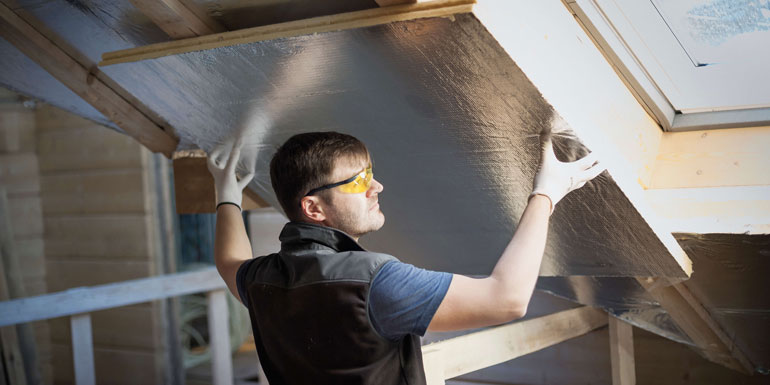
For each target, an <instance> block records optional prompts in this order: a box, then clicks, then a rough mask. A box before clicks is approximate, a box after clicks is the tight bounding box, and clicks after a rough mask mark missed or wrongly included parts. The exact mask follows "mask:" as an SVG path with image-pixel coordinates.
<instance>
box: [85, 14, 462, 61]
mask: <svg viewBox="0 0 770 385" xmlns="http://www.w3.org/2000/svg"><path fill="white" fill-rule="evenodd" d="M473 3H475V0H436V1H431V2H427V3H416V4H406V5H395V6H389V7H382V8H373V9H367V10H363V11H355V12H347V13H341V14H337V15H331V16H320V17H313V18H310V19H304V20H296V21H289V22H286V23H279V24H272V25H266V26H261V27H254V28H247V29H242V30H238V31H230V32H223V33H218V34H214V35H207V36H199V37H195V38H189V39H183V40H177V41H171V42H165V43H158V44H151V45H148V46H144V47H138V48H131V49H126V50H120V51H114V52H107V53H105V54H103V55H102V61H101V62H100V63H99V65H100V66H107V65H111V64H118V63H128V62H134V61H139V60H146V59H156V58H159V57H164V56H169V55H176V54H181V53H186V52H193V51H202V50H206V49H213V48H219V47H229V46H233V45H237V44H245V43H254V42H258V41H264V40H272V39H278V38H283V37H291V36H300V35H308V34H313V33H321V32H330V31H339V30H346V29H352V28H361V27H369V26H373V25H380V24H386V23H392V22H396V21H404V20H413V19H420V18H425V17H444V16H451V15H454V14H457V13H467V12H470V11H471V8H472V6H473Z"/></svg>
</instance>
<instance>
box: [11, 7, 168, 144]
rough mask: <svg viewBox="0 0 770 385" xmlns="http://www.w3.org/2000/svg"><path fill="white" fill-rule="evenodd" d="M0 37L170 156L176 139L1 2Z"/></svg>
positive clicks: (112, 118)
mask: <svg viewBox="0 0 770 385" xmlns="http://www.w3.org/2000/svg"><path fill="white" fill-rule="evenodd" d="M0 36H3V38H5V39H6V40H7V41H9V42H10V43H11V44H13V45H14V46H15V47H16V48H18V49H19V50H20V51H22V52H24V54H25V55H27V56H28V57H29V58H31V59H32V60H34V61H35V62H36V63H38V64H39V65H40V66H41V67H43V68H45V70H46V71H48V72H49V73H50V74H51V75H53V76H54V77H55V78H56V79H58V80H59V81H61V82H62V83H63V84H64V85H66V86H67V87H68V88H70V89H71V90H72V91H74V92H75V93H76V94H78V95H79V96H80V97H81V98H83V100H85V101H87V102H88V103H90V104H91V105H92V106H93V107H94V108H96V109H97V110H99V112H101V113H102V114H104V115H105V116H106V117H107V118H109V119H110V120H112V121H113V122H115V124H117V125H118V126H119V127H121V128H122V129H124V130H125V131H126V132H127V133H128V134H129V135H131V136H132V137H133V138H135V139H136V140H137V141H139V142H140V143H142V144H143V145H145V146H146V147H147V148H149V149H150V150H152V151H154V152H161V153H164V154H165V155H166V156H169V157H170V156H171V152H173V151H174V149H175V148H176V145H177V142H178V139H176V138H174V137H172V136H171V135H169V134H168V133H166V132H164V131H163V130H162V129H161V128H160V127H158V126H157V125H156V124H155V123H153V122H152V121H151V120H150V119H148V118H147V117H146V116H145V115H144V114H142V113H141V112H140V111H139V110H137V109H136V108H135V107H134V106H133V105H131V104H130V103H128V102H127V101H126V100H125V99H123V98H122V97H121V96H120V95H118V94H117V93H115V91H113V90H112V89H111V88H109V87H108V86H107V85H105V84H104V83H103V82H102V81H101V80H99V79H97V78H95V77H94V76H93V75H92V74H91V73H90V72H89V70H88V69H86V68H85V67H83V66H82V65H81V64H80V63H78V62H77V61H75V59H73V58H72V57H70V56H69V55H68V54H67V53H65V52H64V51H63V50H62V49H61V48H59V47H58V46H56V45H55V44H53V43H52V42H51V41H50V40H49V39H47V38H46V37H45V36H43V35H42V34H41V33H40V32H38V31H37V30H36V29H35V28H34V27H32V26H31V25H30V24H29V23H27V22H26V21H24V20H22V19H21V18H20V17H19V16H18V15H16V14H15V13H14V12H13V11H12V10H11V9H10V8H8V7H7V6H6V5H5V4H0Z"/></svg>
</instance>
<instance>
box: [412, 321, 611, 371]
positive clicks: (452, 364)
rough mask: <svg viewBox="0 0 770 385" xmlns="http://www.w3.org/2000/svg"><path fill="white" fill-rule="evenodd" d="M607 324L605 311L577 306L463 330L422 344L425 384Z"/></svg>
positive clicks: (540, 347)
mask: <svg viewBox="0 0 770 385" xmlns="http://www.w3.org/2000/svg"><path fill="white" fill-rule="evenodd" d="M606 324H607V313H605V312H603V311H600V310H596V309H593V308H590V307H580V308H576V309H571V310H565V311H562V312H558V313H554V314H551V315H547V316H545V317H540V318H535V319H531V320H526V321H521V322H516V323H512V324H508V325H503V326H498V327H495V328H491V329H487V330H483V331H480V332H475V333H471V334H466V335H464V336H460V337H456V338H452V339H449V340H446V341H441V342H436V343H432V344H429V345H426V346H423V348H422V357H423V364H424V367H425V377H426V378H427V383H428V385H436V384H443V383H444V380H445V379H448V378H453V377H457V376H459V375H462V374H465V373H470V372H473V371H475V370H479V369H483V368H486V367H489V366H492V365H496V364H499V363H502V362H505V361H509V360H512V359H514V358H516V357H521V356H523V355H526V354H529V353H533V352H536V351H538V350H541V349H545V348H547V347H549V346H552V345H556V344H558V343H560V342H563V341H566V340H568V339H571V338H575V337H579V336H581V335H583V334H586V333H588V332H590V331H592V330H594V329H598V328H600V327H602V326H604V325H606Z"/></svg>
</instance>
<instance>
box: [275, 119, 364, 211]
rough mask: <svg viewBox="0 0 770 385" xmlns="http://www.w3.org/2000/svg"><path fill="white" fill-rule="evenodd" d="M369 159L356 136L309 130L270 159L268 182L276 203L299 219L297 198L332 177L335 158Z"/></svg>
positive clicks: (326, 182)
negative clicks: (270, 184)
mask: <svg viewBox="0 0 770 385" xmlns="http://www.w3.org/2000/svg"><path fill="white" fill-rule="evenodd" d="M344 158H348V159H351V160H354V159H357V158H359V159H362V160H368V159H369V150H367V149H366V145H364V143H363V142H361V141H360V140H358V139H357V138H355V137H353V136H351V135H346V134H341V133H339V132H333V131H329V132H310V133H305V134H297V135H294V136H292V137H291V138H289V140H287V141H286V143H284V144H283V145H282V146H281V147H279V148H278V151H277V152H276V153H275V155H273V159H272V160H271V161H270V182H271V183H272V185H273V191H274V192H275V196H276V198H278V203H280V204H281V207H282V208H283V211H284V213H286V216H287V217H289V219H290V220H292V221H300V220H301V219H302V210H301V208H300V201H301V200H302V198H303V197H304V196H305V194H307V192H308V191H310V190H311V189H314V188H316V187H320V186H323V185H326V184H329V183H334V182H336V181H331V180H329V178H331V176H332V173H333V172H334V167H335V166H336V162H337V160H338V159H344Z"/></svg>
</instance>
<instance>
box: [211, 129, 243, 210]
mask: <svg viewBox="0 0 770 385" xmlns="http://www.w3.org/2000/svg"><path fill="white" fill-rule="evenodd" d="M228 147H230V146H227V145H222V146H218V147H217V148H215V149H214V150H213V151H211V153H210V154H209V157H208V168H209V172H210V173H211V175H212V176H214V186H215V188H216V192H217V208H219V206H221V205H223V204H228V203H229V204H233V205H235V206H238V208H239V209H240V208H241V200H242V198H243V189H244V188H245V187H246V185H248V184H249V182H250V181H251V179H252V178H253V177H254V171H253V170H252V169H250V171H249V173H248V174H246V175H244V176H243V177H241V178H240V180H238V179H237V177H236V175H235V166H236V165H238V159H239V158H240V156H241V143H240V141H238V140H236V141H235V143H234V144H233V145H232V147H230V148H228ZM228 150H230V151H228ZM251 166H252V167H253V165H251Z"/></svg>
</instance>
